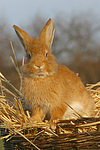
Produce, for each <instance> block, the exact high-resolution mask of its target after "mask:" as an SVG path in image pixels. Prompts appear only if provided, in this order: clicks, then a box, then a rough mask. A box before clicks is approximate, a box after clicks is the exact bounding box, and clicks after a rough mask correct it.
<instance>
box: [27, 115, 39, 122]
mask: <svg viewBox="0 0 100 150" xmlns="http://www.w3.org/2000/svg"><path fill="white" fill-rule="evenodd" d="M30 122H31V123H39V122H42V118H40V116H37V115H36V116H35V115H34V116H32V117H31V118H30Z"/></svg>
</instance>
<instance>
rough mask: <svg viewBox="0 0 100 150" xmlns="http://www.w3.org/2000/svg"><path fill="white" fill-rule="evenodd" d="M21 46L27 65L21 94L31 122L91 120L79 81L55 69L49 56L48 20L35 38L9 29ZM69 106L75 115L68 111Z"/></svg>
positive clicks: (63, 69) (90, 103)
mask: <svg viewBox="0 0 100 150" xmlns="http://www.w3.org/2000/svg"><path fill="white" fill-rule="evenodd" d="M13 28H14V29H15V32H16V34H17V36H18V38H19V40H20V42H21V43H22V45H23V47H24V49H25V51H26V56H27V62H26V63H25V64H24V65H23V66H22V67H21V72H22V78H23V79H22V94H23V96H24V97H25V99H26V101H27V102H28V103H29V105H30V107H31V109H32V118H31V119H32V121H33V122H35V121H36V122H41V121H43V120H44V119H48V120H50V124H51V126H53V123H54V120H57V119H66V118H69V119H71V118H76V117H77V113H78V114H79V116H82V117H86V116H89V117H90V116H94V101H93V99H92V97H91V95H90V93H89V92H88V91H87V90H86V88H85V87H84V85H83V83H82V82H81V80H80V78H79V77H78V76H77V75H76V74H75V73H73V72H72V71H70V70H69V69H68V68H67V67H65V66H63V65H59V64H58V63H57V62H56V61H55V58H54V56H53V54H52V52H51V41H52V38H53V37H52V36H53V21H52V19H49V20H48V21H47V23H46V24H45V26H44V27H43V29H42V30H41V31H40V34H39V37H38V38H37V37H36V38H31V37H30V35H29V34H28V33H27V32H25V31H24V30H22V29H21V28H19V27H17V26H16V25H14V26H13ZM70 106H71V107H72V108H73V109H74V110H75V111H76V112H77V113H75V111H74V110H73V109H72V108H70Z"/></svg>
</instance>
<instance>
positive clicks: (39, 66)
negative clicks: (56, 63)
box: [34, 63, 44, 69]
mask: <svg viewBox="0 0 100 150" xmlns="http://www.w3.org/2000/svg"><path fill="white" fill-rule="evenodd" d="M34 67H35V68H36V69H42V68H43V67H44V63H43V64H42V65H38V64H34Z"/></svg>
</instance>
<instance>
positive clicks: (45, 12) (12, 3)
mask: <svg viewBox="0 0 100 150" xmlns="http://www.w3.org/2000/svg"><path fill="white" fill-rule="evenodd" d="M88 11H89V12H93V13H95V14H96V15H97V16H99V17H100V0H0V19H1V20H2V19H3V18H4V19H5V18H6V20H7V22H8V23H9V25H10V26H12V25H13V24H17V25H19V24H21V23H22V24H26V25H27V24H28V23H29V22H30V20H32V19H33V18H34V17H35V16H36V15H37V14H38V15H41V16H44V18H46V21H47V20H48V18H50V17H51V18H52V19H56V16H57V15H59V14H60V13H62V14H63V15H65V17H67V15H71V14H73V13H76V14H79V13H81V12H88Z"/></svg>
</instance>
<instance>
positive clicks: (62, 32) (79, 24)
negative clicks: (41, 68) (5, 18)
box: [0, 13, 100, 87]
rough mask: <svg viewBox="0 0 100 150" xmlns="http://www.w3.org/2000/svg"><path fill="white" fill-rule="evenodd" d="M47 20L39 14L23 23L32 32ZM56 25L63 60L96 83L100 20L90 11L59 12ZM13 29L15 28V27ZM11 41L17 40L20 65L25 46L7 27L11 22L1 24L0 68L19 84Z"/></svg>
mask: <svg viewBox="0 0 100 150" xmlns="http://www.w3.org/2000/svg"><path fill="white" fill-rule="evenodd" d="M45 22H46V20H45V19H44V18H43V17H40V16H36V18H34V20H32V21H30V24H29V25H28V26H20V27H21V28H23V29H24V30H26V31H27V32H28V33H29V34H30V35H31V36H33V37H35V36H38V35H39V32H40V30H41V29H42V27H43V26H44V24H45ZM54 28H55V29H56V32H55V38H54V43H53V45H52V52H53V54H54V55H55V57H56V60H57V62H58V63H60V64H64V65H66V66H67V67H69V68H70V69H71V70H73V71H74V72H75V73H79V77H80V78H81V79H82V81H83V83H84V84H86V83H96V82H98V81H99V80H100V42H99V41H100V23H99V19H98V18H96V17H95V16H94V15H93V14H92V15H91V14H90V13H86V14H80V15H77V16H75V15H72V16H69V17H68V16H67V17H66V18H65V17H64V18H63V16H57V17H56V18H55V19H54ZM12 30H13V29H12ZM10 41H12V42H13V45H14V50H15V53H16V56H17V60H18V65H19V67H20V66H21V61H22V58H23V55H24V54H25V53H24V50H23V48H22V46H21V44H20V42H19V41H18V38H17V36H16V35H15V34H12V33H11V32H10V30H9V29H7V23H6V22H4V23H2V22H1V24H0V72H2V73H3V74H4V75H5V76H6V77H7V79H9V80H10V81H11V82H12V83H13V84H14V85H15V86H16V87H19V77H18V74H17V72H16V70H15V68H14V66H13V64H12V63H11V60H10V56H12V51H11V46H10Z"/></svg>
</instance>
